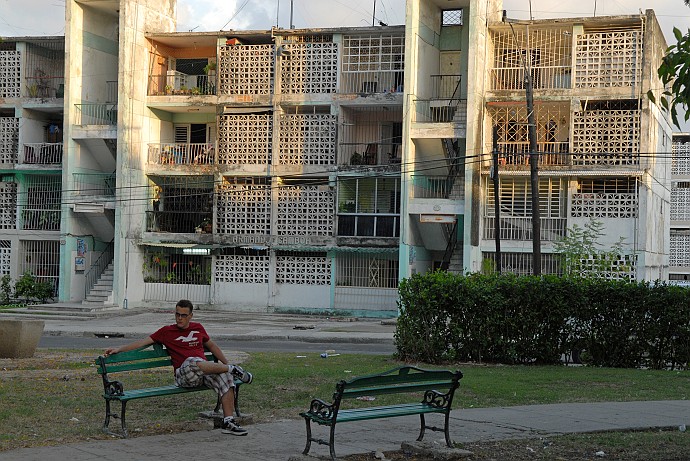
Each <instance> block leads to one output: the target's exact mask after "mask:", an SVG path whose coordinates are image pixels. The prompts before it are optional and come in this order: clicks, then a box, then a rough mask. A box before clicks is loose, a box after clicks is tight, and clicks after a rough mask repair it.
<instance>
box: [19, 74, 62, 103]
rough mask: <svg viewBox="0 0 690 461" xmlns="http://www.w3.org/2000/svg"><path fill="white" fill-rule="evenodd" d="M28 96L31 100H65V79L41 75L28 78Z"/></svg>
mask: <svg viewBox="0 0 690 461" xmlns="http://www.w3.org/2000/svg"><path fill="white" fill-rule="evenodd" d="M25 81H26V96H27V97H29V98H64V97H65V77H63V76H50V75H39V76H35V77H26V79H25Z"/></svg>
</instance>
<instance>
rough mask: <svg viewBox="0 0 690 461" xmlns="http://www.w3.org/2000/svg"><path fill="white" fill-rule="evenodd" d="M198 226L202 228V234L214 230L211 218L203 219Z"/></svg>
mask: <svg viewBox="0 0 690 461" xmlns="http://www.w3.org/2000/svg"><path fill="white" fill-rule="evenodd" d="M197 228H200V229H201V233H202V234H210V233H211V232H213V224H211V220H210V219H209V218H204V220H203V221H201V224H199V225H198V226H197Z"/></svg>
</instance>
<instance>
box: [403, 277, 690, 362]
mask: <svg viewBox="0 0 690 461" xmlns="http://www.w3.org/2000/svg"><path fill="white" fill-rule="evenodd" d="M399 293H400V300H399V309H400V316H399V318H398V324H397V329H396V332H395V343H396V347H397V350H398V355H399V357H400V358H401V359H403V360H415V361H424V362H431V363H440V362H448V361H471V362H491V363H506V364H528V363H535V364H555V363H560V362H561V358H562V357H564V356H565V357H570V356H571V354H573V352H575V355H576V356H578V357H579V358H581V359H583V361H584V362H586V363H588V364H591V365H597V366H609V367H651V368H657V369H661V368H672V369H675V368H687V367H688V361H689V359H690V290H689V289H686V288H681V287H677V286H673V285H667V284H664V283H655V284H649V283H645V282H642V283H631V282H625V281H606V280H601V279H587V278H577V277H557V276H541V277H532V276H517V275H514V274H504V275H499V274H468V275H454V274H450V273H447V272H443V271H436V272H432V273H427V274H416V275H413V276H412V277H410V278H409V279H405V280H403V281H401V283H400V287H399Z"/></svg>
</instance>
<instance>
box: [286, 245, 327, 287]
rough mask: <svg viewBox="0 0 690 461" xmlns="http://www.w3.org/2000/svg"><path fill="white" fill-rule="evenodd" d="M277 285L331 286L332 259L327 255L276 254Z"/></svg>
mask: <svg viewBox="0 0 690 461" xmlns="http://www.w3.org/2000/svg"><path fill="white" fill-rule="evenodd" d="M276 283H289V284H293V285H329V284H330V283H331V259H330V258H328V257H327V256H326V254H325V253H311V254H309V253H291V252H280V251H279V252H278V253H277V254H276Z"/></svg>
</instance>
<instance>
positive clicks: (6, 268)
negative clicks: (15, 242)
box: [0, 240, 12, 276]
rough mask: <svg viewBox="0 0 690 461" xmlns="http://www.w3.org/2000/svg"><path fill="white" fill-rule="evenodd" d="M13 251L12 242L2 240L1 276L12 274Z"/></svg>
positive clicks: (0, 256)
mask: <svg viewBox="0 0 690 461" xmlns="http://www.w3.org/2000/svg"><path fill="white" fill-rule="evenodd" d="M11 253H12V242H11V241H9V240H0V276H4V275H10V269H11V266H10V255H11Z"/></svg>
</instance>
